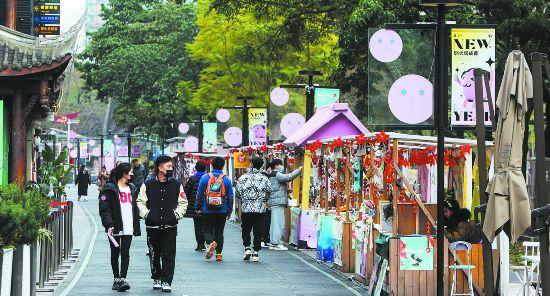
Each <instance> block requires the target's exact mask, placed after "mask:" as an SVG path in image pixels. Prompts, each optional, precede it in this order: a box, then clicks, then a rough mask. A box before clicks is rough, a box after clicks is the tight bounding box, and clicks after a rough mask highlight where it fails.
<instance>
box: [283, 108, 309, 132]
mask: <svg viewBox="0 0 550 296" xmlns="http://www.w3.org/2000/svg"><path fill="white" fill-rule="evenodd" d="M305 123H306V119H305V118H304V116H302V114H299V113H289V114H287V115H285V117H283V119H282V120H281V133H282V134H283V136H285V137H287V138H288V137H290V136H291V135H292V134H293V133H294V132H295V131H297V130H299V129H300V128H301V127H302V126H303V125H304V124H305Z"/></svg>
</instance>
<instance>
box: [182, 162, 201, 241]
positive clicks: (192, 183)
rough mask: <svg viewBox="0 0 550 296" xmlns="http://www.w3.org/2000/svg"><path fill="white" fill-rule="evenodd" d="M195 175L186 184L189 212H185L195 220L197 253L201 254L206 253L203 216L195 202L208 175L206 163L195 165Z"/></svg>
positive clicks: (186, 215)
mask: <svg viewBox="0 0 550 296" xmlns="http://www.w3.org/2000/svg"><path fill="white" fill-rule="evenodd" d="M195 171H196V172H195V174H194V175H193V176H191V177H190V178H189V179H188V180H187V183H185V187H184V188H183V189H184V190H185V195H187V200H188V201H189V203H188V205H187V211H186V212H185V217H188V218H193V223H194V226H195V239H196V240H197V248H195V251H197V252H200V251H204V250H205V249H206V247H205V246H204V235H203V233H202V218H201V215H200V214H198V213H197V212H196V211H195V202H196V200H197V191H198V189H199V182H200V180H201V178H202V176H204V175H205V174H206V164H205V163H204V161H198V162H197V163H196V164H195Z"/></svg>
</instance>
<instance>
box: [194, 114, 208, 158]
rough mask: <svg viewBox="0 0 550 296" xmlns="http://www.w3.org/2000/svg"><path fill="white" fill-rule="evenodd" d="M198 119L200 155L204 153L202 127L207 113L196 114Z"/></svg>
mask: <svg viewBox="0 0 550 296" xmlns="http://www.w3.org/2000/svg"><path fill="white" fill-rule="evenodd" d="M196 115H197V116H198V117H199V123H198V124H199V127H198V138H199V153H202V152H203V151H202V149H203V146H204V145H203V142H202V141H203V140H204V134H203V133H204V131H203V126H202V121H203V117H204V116H206V114H205V113H197V114H196Z"/></svg>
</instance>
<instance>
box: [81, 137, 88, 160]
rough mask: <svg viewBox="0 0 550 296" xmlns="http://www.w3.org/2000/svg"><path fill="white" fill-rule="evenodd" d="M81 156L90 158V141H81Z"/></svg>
mask: <svg viewBox="0 0 550 296" xmlns="http://www.w3.org/2000/svg"><path fill="white" fill-rule="evenodd" d="M80 158H88V142H84V141H81V142H80Z"/></svg>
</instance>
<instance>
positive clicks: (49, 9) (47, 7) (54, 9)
mask: <svg viewBox="0 0 550 296" xmlns="http://www.w3.org/2000/svg"><path fill="white" fill-rule="evenodd" d="M34 12H35V14H60V13H61V5H59V4H49V3H48V4H35V5H34Z"/></svg>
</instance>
